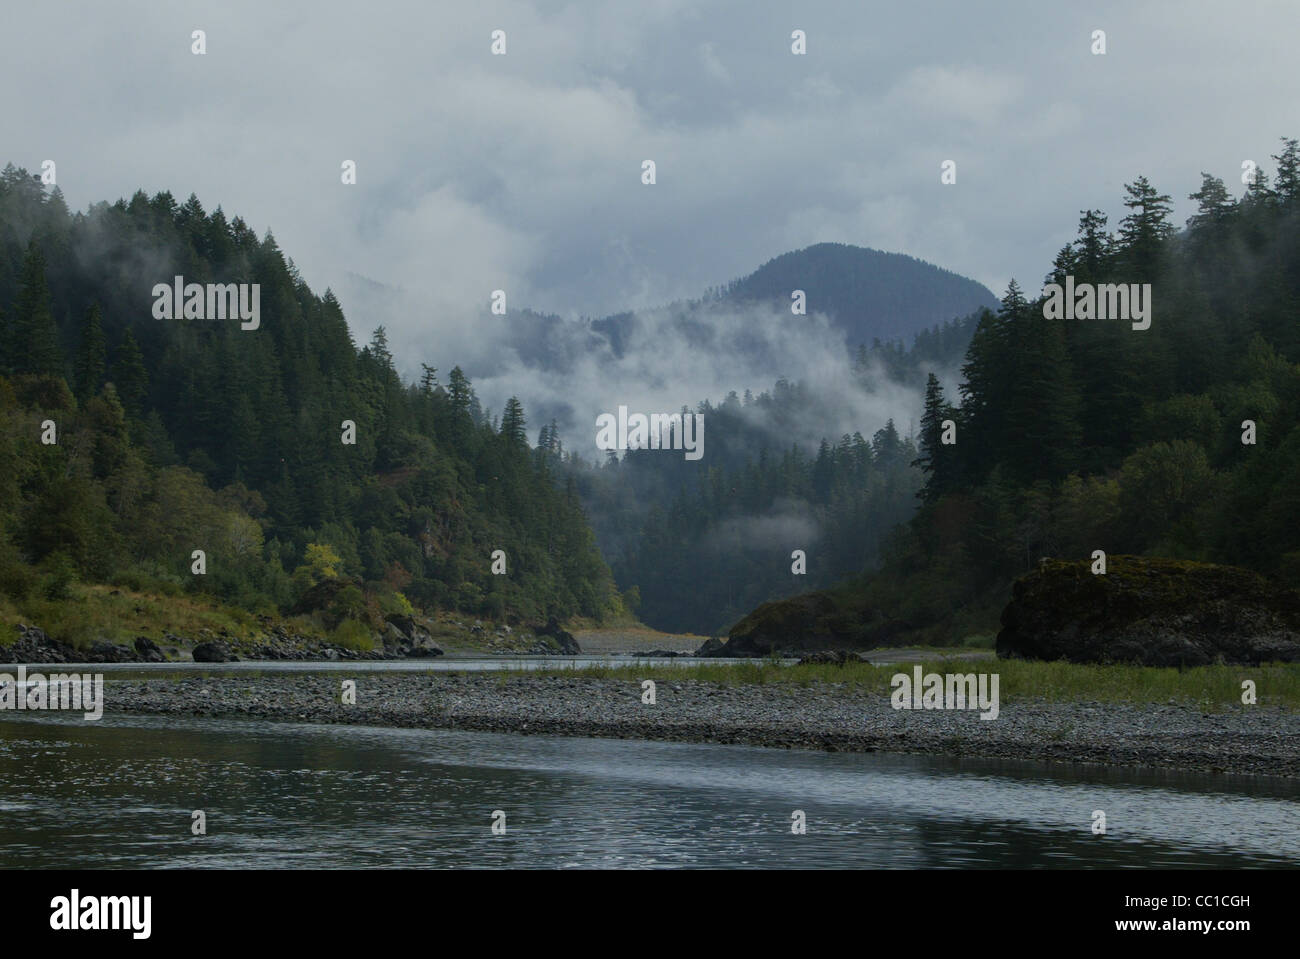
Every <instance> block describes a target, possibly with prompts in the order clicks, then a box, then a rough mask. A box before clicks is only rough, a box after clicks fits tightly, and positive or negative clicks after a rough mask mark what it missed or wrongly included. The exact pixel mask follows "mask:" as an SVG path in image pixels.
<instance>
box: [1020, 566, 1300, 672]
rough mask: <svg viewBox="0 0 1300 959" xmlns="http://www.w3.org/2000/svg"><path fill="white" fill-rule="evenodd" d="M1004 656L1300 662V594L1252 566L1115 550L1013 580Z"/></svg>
mask: <svg viewBox="0 0 1300 959" xmlns="http://www.w3.org/2000/svg"><path fill="white" fill-rule="evenodd" d="M997 651H998V655H999V656H1005V657H1019V658H1024V659H1043V660H1058V659H1065V660H1069V661H1070V662H1075V663H1120V662H1126V663H1137V664H1141V665H1145V666H1202V665H1207V664H1210V663H1236V664H1246V665H1257V664H1259V663H1261V662H1296V661H1300V593H1297V592H1295V591H1294V590H1288V589H1283V588H1281V587H1279V586H1277V585H1275V584H1273V583H1271V582H1270V581H1269V580H1267V579H1265V578H1263V577H1262V576H1259V575H1257V574H1255V573H1253V572H1251V571H1249V570H1245V569H1239V568H1237V567H1233V566H1214V565H1210V564H1206V563H1190V562H1183V561H1178V560H1166V559H1147V558H1143V557H1138V556H1112V557H1110V558H1109V559H1108V561H1107V571H1106V573H1104V574H1093V573H1092V572H1091V569H1090V564H1089V563H1087V562H1059V561H1052V560H1048V561H1045V562H1044V563H1043V565H1042V566H1041V567H1040V568H1039V569H1038V570H1036V571H1035V572H1033V573H1030V574H1029V575H1027V576H1024V577H1022V578H1020V579H1019V580H1017V581H1016V583H1015V585H1014V586H1013V588H1012V599H1011V602H1010V604H1009V605H1008V606H1007V607H1006V609H1005V610H1003V612H1002V631H1001V632H1000V633H998V641H997Z"/></svg>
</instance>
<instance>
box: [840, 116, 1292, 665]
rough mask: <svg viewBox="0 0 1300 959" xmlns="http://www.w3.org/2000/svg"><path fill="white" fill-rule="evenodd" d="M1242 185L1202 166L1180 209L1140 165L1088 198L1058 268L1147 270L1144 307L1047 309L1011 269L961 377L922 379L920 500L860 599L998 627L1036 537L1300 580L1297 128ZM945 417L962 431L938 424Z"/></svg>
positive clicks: (915, 631) (967, 629)
mask: <svg viewBox="0 0 1300 959" xmlns="http://www.w3.org/2000/svg"><path fill="white" fill-rule="evenodd" d="M1273 159H1274V160H1275V161H1276V163H1277V167H1276V172H1275V175H1274V177H1273V178H1272V179H1271V180H1270V178H1269V177H1268V176H1266V175H1265V174H1264V172H1263V171H1262V170H1261V171H1257V173H1256V175H1255V177H1254V179H1253V182H1251V183H1249V184H1247V185H1246V188H1245V190H1244V193H1243V195H1242V196H1241V197H1240V198H1234V197H1233V196H1232V195H1231V194H1230V193H1229V192H1228V190H1227V188H1226V186H1225V185H1224V183H1223V182H1222V181H1221V180H1219V179H1218V178H1216V177H1214V176H1211V175H1209V174H1202V180H1201V185H1200V189H1198V190H1197V191H1196V192H1195V193H1192V194H1190V198H1191V199H1193V200H1195V201H1196V203H1197V208H1196V212H1195V213H1194V214H1193V215H1192V217H1191V218H1190V220H1189V221H1188V223H1187V224H1186V226H1185V228H1183V229H1178V228H1176V227H1175V225H1174V224H1173V223H1171V222H1170V212H1171V207H1172V203H1171V199H1170V197H1169V196H1167V195H1165V194H1162V193H1160V192H1159V191H1158V190H1157V189H1156V188H1155V187H1154V186H1152V184H1150V183H1149V182H1148V181H1147V180H1146V179H1145V178H1138V179H1137V180H1136V181H1135V182H1134V183H1131V184H1128V185H1126V187H1125V192H1126V195H1125V197H1124V201H1123V203H1124V207H1125V210H1126V213H1125V215H1124V216H1123V217H1122V218H1121V219H1120V221H1119V223H1118V230H1117V231H1115V232H1113V233H1112V232H1110V231H1109V230H1108V229H1107V224H1108V217H1107V216H1106V214H1105V213H1104V212H1102V211H1100V210H1087V211H1084V212H1083V213H1082V215H1081V218H1080V221H1079V228H1078V237H1077V239H1076V240H1075V241H1074V242H1073V243H1071V244H1070V245H1069V246H1067V247H1065V248H1064V249H1062V250H1061V251H1060V252H1059V254H1058V255H1057V256H1056V259H1055V262H1054V263H1053V265H1052V269H1051V272H1050V274H1049V275H1048V276H1047V277H1046V280H1045V282H1046V283H1063V281H1064V279H1065V277H1070V276H1072V277H1073V278H1074V282H1075V284H1076V285H1078V284H1084V283H1091V284H1103V283H1126V284H1135V283H1137V284H1147V283H1149V284H1151V292H1152V303H1153V308H1152V313H1151V323H1150V327H1149V328H1148V329H1141V330H1139V329H1134V328H1133V324H1132V323H1130V322H1128V321H1126V320H1123V319H1083V320H1077V319H1076V320H1060V319H1046V318H1045V317H1044V312H1045V311H1044V305H1045V300H1044V298H1043V297H1037V298H1030V297H1027V296H1026V295H1025V294H1024V293H1023V292H1022V291H1021V289H1020V288H1019V286H1018V285H1017V284H1016V283H1015V282H1014V281H1013V282H1012V284H1011V285H1010V287H1009V288H1008V290H1007V292H1006V295H1005V297H1004V298H1003V300H1002V304H1001V307H1000V308H999V309H998V310H996V311H989V312H987V313H985V314H984V315H983V316H982V317H981V319H980V320H979V323H978V325H977V328H976V330H975V332H974V336H973V338H972V340H971V344H970V347H969V350H968V351H967V357H966V363H965V365H964V367H963V376H964V382H963V383H962V384H961V387H960V392H959V395H958V396H956V397H951V398H949V397H947V396H945V394H944V390H943V388H942V387H941V385H940V384H939V382H938V381H937V380H931V381H930V382H929V385H928V389H927V397H926V406H925V414H924V417H923V419H922V423H921V428H920V430H919V435H918V444H919V447H920V456H919V463H920V465H921V468H922V469H923V471H924V474H925V484H924V487H923V489H922V491H921V499H922V506H921V509H920V510H919V511H918V513H917V515H916V516H915V518H914V519H913V520H912V521H911V522H910V523H909V524H906V525H904V526H902V527H900V528H899V530H898V531H897V532H896V534H895V535H894V536H893V537H892V538H891V540H890V543H889V546H888V548H887V549H886V551H885V557H884V561H883V563H882V566H881V568H880V569H879V570H875V571H871V572H868V573H867V574H866V575H864V576H862V577H860V578H859V579H858V580H856V581H853V582H849V583H846V584H844V585H843V586H842V587H841V588H839V589H837V590H836V595H837V596H838V598H839V600H840V601H841V602H842V603H844V604H846V605H849V606H853V607H855V608H861V609H871V610H874V611H876V613H877V614H879V615H885V616H888V617H893V618H896V619H897V620H898V621H900V622H901V623H904V624H906V625H907V627H908V628H909V629H910V630H911V633H912V638H913V639H918V638H919V639H930V640H933V641H936V642H952V641H954V640H957V639H960V638H962V637H963V636H965V635H968V634H972V633H980V632H984V633H988V632H990V631H992V630H995V629H996V624H997V617H998V612H999V611H1000V609H1001V607H1002V605H1003V604H1004V603H1005V602H1006V600H1007V597H1008V595H1009V594H1008V586H1009V584H1010V582H1011V580H1012V579H1014V578H1015V577H1016V576H1018V575H1021V574H1023V573H1025V572H1026V571H1028V570H1030V569H1031V568H1033V567H1034V565H1035V564H1036V563H1037V562H1038V560H1039V559H1040V558H1041V557H1044V556H1052V557H1060V558H1070V559H1085V560H1086V559H1089V557H1090V556H1091V555H1092V552H1093V551H1094V550H1098V549H1100V550H1104V551H1105V552H1106V553H1108V554H1115V553H1130V554H1146V555H1158V556H1164V557H1170V558H1176V559H1189V560H1201V561H1208V562H1220V563H1228V564H1235V565H1240V566H1244V567H1248V568H1251V569H1254V570H1257V571H1259V572H1261V573H1264V574H1266V575H1269V576H1272V577H1277V578H1279V579H1281V580H1283V581H1286V582H1289V583H1291V584H1293V585H1294V584H1295V583H1296V581H1297V580H1300V424H1298V422H1297V420H1298V416H1300V365H1298V364H1300V150H1298V149H1297V142H1296V141H1295V140H1291V139H1284V140H1283V142H1282V149H1281V152H1280V153H1279V155H1277V156H1275V157H1274V158H1273ZM945 421H948V425H949V427H950V428H955V432H954V430H952V429H950V430H949V432H950V435H953V436H954V438H955V442H953V443H950V444H949V443H945V442H943V434H944V424H945Z"/></svg>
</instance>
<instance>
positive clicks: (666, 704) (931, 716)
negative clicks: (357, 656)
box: [105, 673, 1300, 777]
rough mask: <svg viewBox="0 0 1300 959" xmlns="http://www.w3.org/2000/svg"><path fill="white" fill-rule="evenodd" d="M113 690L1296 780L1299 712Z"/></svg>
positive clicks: (637, 692)
mask: <svg viewBox="0 0 1300 959" xmlns="http://www.w3.org/2000/svg"><path fill="white" fill-rule="evenodd" d="M345 678H347V677H342V676H339V675H333V676H323V675H292V676H275V677H220V678H213V677H208V678H187V679H180V680H175V679H159V680H143V681H140V680H122V681H117V680H110V682H109V684H108V686H107V688H106V690H105V699H106V703H105V707H106V710H107V711H108V712H127V713H152V714H163V715H184V716H193V715H199V716H211V717H222V718H239V719H254V720H268V721H281V722H311V723H350V724H355V725H372V726H394V727H414V728H429V729H467V730H476V731H486V732H512V733H525V734H554V735H562V736H594V737H606V738H610V737H612V738H620V739H650V740H667V741H676V742H701V743H705V742H707V743H727V744H742V745H750V746H770V747H784V748H794V749H819V750H831V751H845V752H876V751H882V752H899V753H922V754H934V755H948V756H966V757H981V758H986V759H1034V760H1045V761H1053V762H1070V763H1100V764H1105V765H1114V766H1142V767H1149V768H1157V769H1184V770H1198V771H1205V772H1216V773H1234V774H1253V775H1268V776H1284V777H1297V776H1300V713H1295V712H1289V711H1287V710H1284V709H1280V708H1275V707H1263V706H1254V707H1234V708H1232V709H1228V710H1226V711H1225V712H1222V713H1214V714H1205V713H1202V712H1201V710H1200V709H1198V708H1196V707H1192V706H1187V705H1167V706H1160V705H1150V704H1141V705H1135V704H1114V703H1073V702H1071V703H1059V702H1052V703H1049V702H1041V701H1039V702H1013V703H1004V704H1003V705H1002V707H1001V712H1000V715H999V716H998V718H997V719H996V720H991V721H990V720H981V719H980V718H979V714H978V713H977V712H975V711H957V710H951V711H944V710H924V711H912V710H895V709H893V708H891V706H890V704H889V699H888V696H887V695H882V694H880V693H877V692H870V691H867V690H864V689H861V688H856V687H847V686H839V685H836V684H825V685H823V686H820V687H819V686H818V685H812V686H807V687H803V686H797V685H793V684H791V685H788V686H787V685H783V684H764V685H754V686H742V685H736V686H726V685H720V684H717V683H709V682H701V681H696V680H682V681H660V682H658V684H657V688H656V703H655V704H654V705H646V704H643V703H642V701H641V696H642V690H641V687H640V685H639V684H638V683H635V682H629V681H626V680H615V679H595V678H581V677H574V678H569V677H555V676H500V675H494V674H492V673H438V674H432V675H419V674H414V675H413V674H385V675H377V674H373V673H363V674H358V675H357V676H356V677H352V678H354V679H355V682H356V704H355V705H345V704H343V702H342V701H341V700H342V695H341V690H342V682H343V680H344V679H345Z"/></svg>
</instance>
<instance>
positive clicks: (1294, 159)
mask: <svg viewBox="0 0 1300 959" xmlns="http://www.w3.org/2000/svg"><path fill="white" fill-rule="evenodd" d="M1273 159H1274V160H1276V161H1277V177H1276V178H1275V180H1274V184H1275V185H1274V189H1275V190H1276V191H1277V196H1278V199H1279V200H1280V201H1281V202H1282V204H1283V205H1285V204H1288V203H1291V202H1294V201H1295V200H1296V199H1298V198H1300V141H1296V140H1293V139H1290V138H1288V137H1283V138H1282V153H1281V155H1280V156H1275V157H1273Z"/></svg>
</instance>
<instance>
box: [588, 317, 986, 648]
mask: <svg viewBox="0 0 1300 959" xmlns="http://www.w3.org/2000/svg"><path fill="white" fill-rule="evenodd" d="M976 319H977V317H975V316H972V317H971V318H968V319H966V320H961V321H951V322H949V323H946V324H942V325H941V326H938V327H936V328H934V329H933V330H927V331H923V332H922V333H921V334H918V335H917V336H916V337H915V339H914V343H913V346H912V347H911V348H910V349H908V348H906V347H904V346H903V345H902V344H901V343H900V342H897V341H889V342H885V343H882V342H880V341H879V340H877V341H875V342H874V343H873V344H872V345H871V346H870V347H868V346H866V345H863V346H861V347H860V348H859V349H858V351H857V353H856V362H855V372H856V375H857V387H858V388H860V389H861V390H862V393H863V395H864V396H868V395H870V392H871V390H872V389H873V388H874V387H876V386H877V385H879V384H878V380H879V378H881V377H887V378H889V379H891V380H893V381H894V382H896V383H902V384H907V385H915V386H917V387H918V391H919V387H923V386H924V383H925V373H924V372H922V369H923V367H924V364H926V363H927V362H936V361H938V362H941V363H942V364H943V365H953V366H955V365H956V363H958V362H960V357H961V354H962V353H963V352H964V348H965V346H966V344H967V343H968V342H969V337H970V333H971V331H972V330H973V328H974V325H975V321H976ZM826 401H827V397H826V395H825V394H824V392H822V391H818V390H816V389H813V388H810V386H809V385H808V384H806V383H801V382H796V383H790V382H789V381H787V380H784V379H782V380H778V381H777V382H776V384H775V385H774V386H773V388H772V389H771V390H765V391H763V392H761V393H759V394H757V395H754V394H753V393H752V392H751V391H749V390H746V391H745V393H744V395H743V397H742V396H738V395H737V394H736V393H734V392H732V393H729V394H728V395H727V396H726V397H725V398H724V399H723V400H722V402H720V403H716V404H715V403H711V402H709V401H707V400H705V401H703V402H701V403H699V404H698V406H697V407H696V411H697V412H699V413H702V414H704V415H705V417H706V421H707V422H708V423H709V430H710V432H709V434H708V435H709V437H710V439H709V444H708V453H707V455H706V457H705V460H704V462H703V464H696V463H690V462H687V461H685V460H683V459H682V458H680V457H671V456H662V455H659V454H656V453H654V452H651V451H644V450H630V451H628V452H627V453H626V454H625V455H624V456H623V457H622V458H621V459H620V458H618V457H609V458H608V459H607V460H606V462H605V463H603V464H587V463H585V462H583V460H582V459H581V457H578V456H567V457H564V463H563V466H564V469H565V470H566V471H567V475H569V476H571V477H572V478H573V480H574V482H575V483H576V484H577V488H578V490H579V493H580V495H581V497H582V501H583V503H584V504H585V505H586V507H587V514H588V515H589V516H590V517H591V520H592V525H593V528H594V529H595V532H596V538H597V541H598V542H599V543H600V546H601V549H602V552H603V553H604V555H605V557H606V559H607V560H608V561H609V563H610V566H611V568H612V569H613V571H614V575H615V578H616V579H617V581H618V582H619V584H620V585H622V586H624V587H626V592H625V600H626V602H627V604H628V606H629V607H630V608H633V609H635V611H636V612H637V613H638V615H639V616H640V617H641V619H643V620H644V621H645V622H646V623H648V624H649V625H652V626H655V627H657V628H660V629H666V630H672V631H693V632H699V633H706V634H723V633H725V632H726V630H727V628H728V627H729V626H730V625H731V624H732V623H734V622H735V621H736V620H737V619H739V618H740V617H742V616H743V615H744V614H745V613H746V612H747V611H748V610H750V609H752V608H753V607H754V605H755V604H757V603H760V602H763V601H765V600H769V599H776V598H779V597H783V596H788V595H792V594H794V593H798V592H800V591H802V590H805V589H808V588H810V587H822V586H828V585H830V584H832V583H834V582H836V581H838V580H841V579H843V578H844V577H846V576H850V575H853V574H854V573H856V572H858V571H860V570H861V569H863V568H864V567H867V566H872V565H875V563H876V562H877V560H878V559H879V552H880V547H881V544H882V543H883V542H884V540H885V538H886V536H887V535H888V534H889V533H890V532H891V531H892V530H893V529H894V528H895V527H896V526H897V525H898V524H900V523H903V522H905V521H907V520H908V519H909V518H910V517H911V516H912V514H913V512H914V511H915V509H916V504H917V500H916V493H917V491H918V490H919V489H920V487H921V482H922V476H921V473H920V471H919V470H918V469H917V468H916V464H915V460H916V454H917V451H916V448H915V446H914V445H913V443H912V440H911V439H910V438H909V437H908V436H906V435H900V431H899V429H898V427H897V426H896V425H895V423H894V422H893V420H889V421H888V422H887V423H886V424H885V426H884V427H882V428H881V429H879V430H877V431H875V433H874V434H873V435H872V436H871V438H870V440H868V439H867V438H865V437H864V436H863V435H862V434H861V432H858V431H855V432H853V433H851V434H843V435H841V436H839V437H838V438H837V437H823V438H822V439H821V441H820V444H818V443H817V441H816V439H815V437H816V434H815V433H811V434H810V433H809V432H808V431H809V424H814V423H826V422H827V421H829V420H830V418H831V417H830V414H829V413H828V411H827V409H826V405H825V404H826ZM804 436H811V437H813V439H812V440H811V441H810V442H808V441H801V440H791V439H790V438H791V437H804ZM701 465H703V466H704V469H703V470H701V469H700V466H701ZM796 549H799V550H802V551H803V554H804V556H803V562H801V563H800V562H797V560H796V558H795V557H793V556H792V553H793V551H794V550H796ZM796 568H798V572H796Z"/></svg>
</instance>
